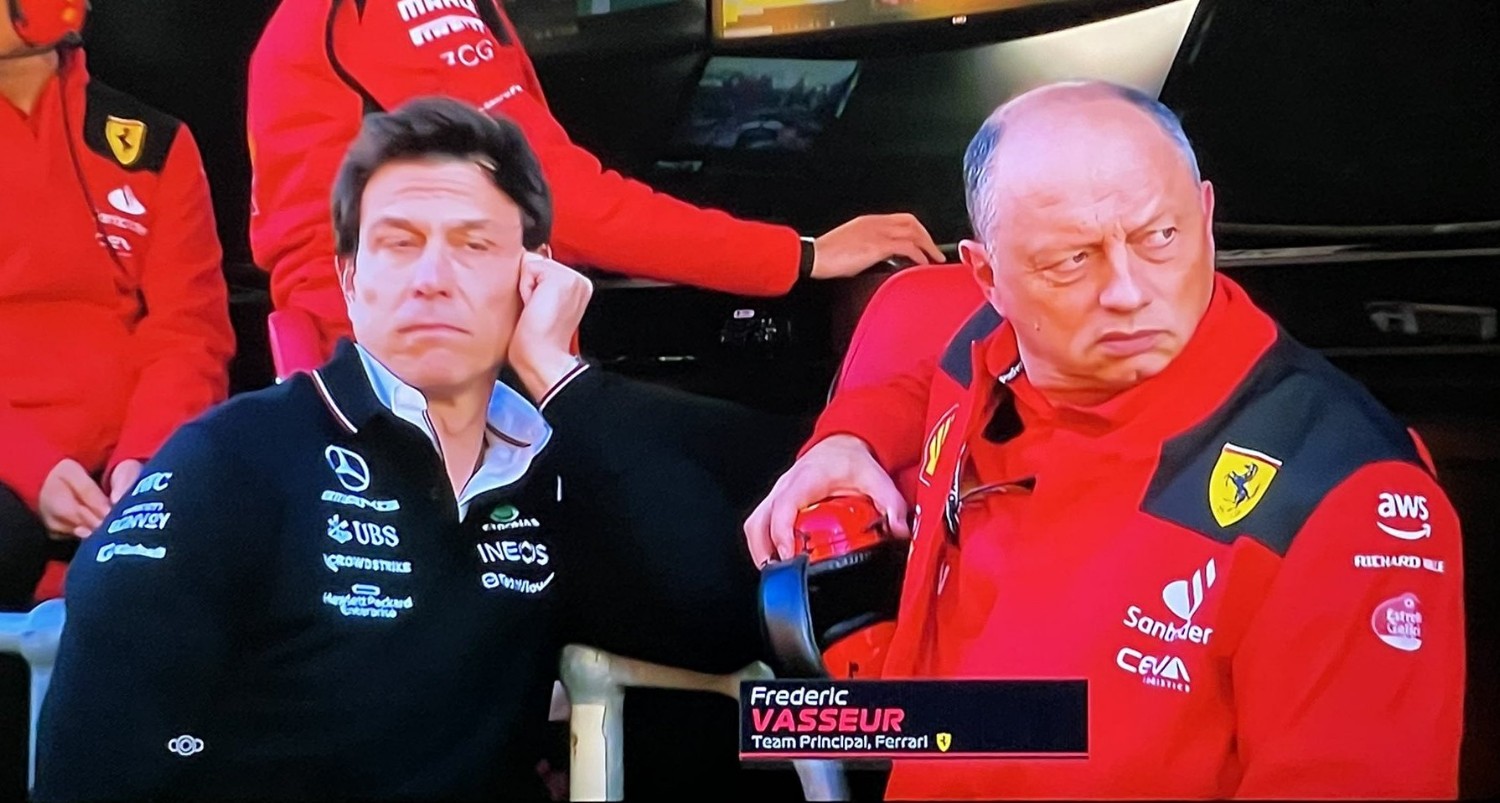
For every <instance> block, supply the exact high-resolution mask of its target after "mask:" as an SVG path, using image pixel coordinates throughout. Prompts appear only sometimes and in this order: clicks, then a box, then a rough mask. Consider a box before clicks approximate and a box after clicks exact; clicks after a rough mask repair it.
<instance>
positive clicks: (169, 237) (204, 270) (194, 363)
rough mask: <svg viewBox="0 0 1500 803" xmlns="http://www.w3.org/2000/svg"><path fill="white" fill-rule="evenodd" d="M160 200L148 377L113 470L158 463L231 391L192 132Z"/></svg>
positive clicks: (177, 151) (220, 297)
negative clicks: (176, 437)
mask: <svg viewBox="0 0 1500 803" xmlns="http://www.w3.org/2000/svg"><path fill="white" fill-rule="evenodd" d="M157 193H158V194H157V197H158V198H159V200H158V201H157V202H156V205H157V209H156V213H155V215H154V217H153V221H152V224H151V240H150V243H149V245H148V246H147V250H146V252H145V254H144V255H143V257H142V258H143V259H144V262H143V263H142V265H141V293H142V295H143V296H144V298H145V307H146V310H147V312H146V316H145V317H144V318H142V319H141V321H140V323H139V324H138V325H137V326H136V330H135V333H134V335H133V336H132V343H131V351H132V353H133V354H135V355H138V359H139V360H140V365H141V370H140V373H139V375H138V379H137V380H136V385H135V390H134V391H133V392H132V393H131V396H130V404H129V407H128V408H127V409H126V414H125V425H124V427H123V428H122V430H121V432H120V440H119V443H118V444H117V445H116V446H115V451H114V454H113V455H112V456H111V457H110V460H109V467H108V469H107V471H109V470H113V468H114V466H115V465H116V464H118V463H119V462H120V461H122V460H127V459H132V458H134V459H136V460H142V461H144V460H146V459H148V458H150V457H151V455H153V454H154V453H155V452H156V449H157V448H158V447H159V446H161V444H162V443H163V442H165V441H166V439H167V437H168V436H170V435H171V434H172V432H173V431H174V430H176V429H177V427H178V426H180V425H182V424H184V423H186V422H187V421H188V420H190V419H192V418H193V417H195V416H197V415H198V414H199V413H202V412H203V411H204V410H207V409H208V408H209V407H211V406H213V405H214V404H216V403H218V402H220V401H223V400H224V398H225V396H227V395H228V392H229V375H228V368H229V360H230V358H231V357H232V356H233V355H234V330H233V329H232V328H231V326H230V323H229V298H228V289H227V288H226V287H225V284H224V272H223V253H222V252H221V250H220V247H219V238H218V232H217V229H216V228H215V225H214V213H213V201H212V199H211V198H210V196H209V190H208V176H207V175H206V174H205V173H204V172H203V162H202V160H201V158H200V157H199V155H198V145H197V143H196V142H195V141H194V140H193V136H192V133H191V132H190V131H188V128H187V126H183V127H181V128H180V129H179V130H178V132H177V140H176V142H175V143H173V145H172V152H171V153H170V154H169V155H168V156H167V164H166V167H165V168H163V170H162V175H161V183H160V184H159V185H158V190H157ZM106 476H107V474H106Z"/></svg>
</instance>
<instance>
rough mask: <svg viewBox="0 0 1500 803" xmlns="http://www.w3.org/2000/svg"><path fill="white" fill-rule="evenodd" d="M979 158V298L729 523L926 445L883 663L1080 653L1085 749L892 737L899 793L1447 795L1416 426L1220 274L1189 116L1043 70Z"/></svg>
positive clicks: (1432, 583)
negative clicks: (1072, 754)
mask: <svg viewBox="0 0 1500 803" xmlns="http://www.w3.org/2000/svg"><path fill="white" fill-rule="evenodd" d="M965 175H966V182H967V185H968V195H969V210H970V216H971V219H972V223H973V226H974V231H975V232H976V233H977V236H978V239H977V240H974V241H965V242H964V243H963V244H962V251H961V253H962V256H963V260H964V263H965V264H966V265H967V266H968V267H969V268H970V269H971V270H972V271H973V273H974V276H975V278H976V279H977V281H978V282H979V284H980V286H981V288H982V289H983V291H984V295H985V296H986V298H987V299H988V301H989V304H988V305H985V306H983V307H981V309H980V310H979V311H978V312H976V313H975V314H974V316H973V317H972V318H970V319H969V321H968V322H967V323H966V324H965V325H964V326H963V328H962V330H961V331H960V332H958V333H957V334H956V335H955V337H954V339H953V341H952V344H951V345H950V346H949V347H948V349H947V350H946V352H945V353H944V354H943V355H941V356H940V357H939V358H938V359H937V360H936V361H935V363H934V364H933V367H932V368H931V370H930V371H925V370H917V371H916V372H915V374H914V375H913V376H908V377H905V378H903V379H902V380H900V381H895V382H893V383H892V384H891V385H890V386H887V387H883V388H879V387H877V388H874V389H871V390H869V391H857V392H851V393H848V394H841V396H842V397H841V398H835V399H834V400H833V401H832V402H831V404H830V407H829V409H828V410H826V411H825V413H824V415H823V417H822V419H821V421H820V424H819V427H818V430H817V432H816V434H815V435H814V437H813V443H814V445H813V446H812V447H811V448H809V449H807V450H806V451H805V453H804V454H803V456H802V457H801V458H800V459H799V461H798V463H797V464H795V465H794V467H793V468H792V469H791V470H790V471H789V472H788V473H787V474H786V475H784V476H783V477H782V479H781V480H780V481H779V482H778V483H777V485H776V487H775V488H774V489H773V491H772V493H771V495H770V497H768V499H767V500H766V501H765V502H764V503H762V505H761V507H760V508H758V509H757V511H756V513H755V514H754V515H753V516H752V517H751V519H750V520H749V521H747V523H746V534H747V537H748V539H749V542H750V547H751V551H752V553H753V554H754V556H755V557H756V559H757V560H759V561H762V562H764V561H766V560H769V559H772V558H773V557H775V556H783V557H784V556H787V555H788V554H789V553H790V548H789V547H790V538H789V536H790V533H789V532H787V531H786V529H787V528H786V524H787V522H788V521H789V518H788V511H790V512H791V513H795V510H796V509H797V508H798V507H800V506H801V505H803V504H806V503H808V502H812V501H815V500H816V499H818V498H821V497H822V496H825V495H828V494H829V493H849V492H855V493H867V494H870V495H871V496H872V498H875V499H877V500H890V499H891V497H892V494H893V492H894V489H893V488H892V487H891V481H890V479H889V477H888V476H887V473H888V472H889V471H891V470H893V469H896V468H899V467H901V466H902V465H903V464H906V463H913V462H914V461H915V460H916V458H917V455H918V454H919V452H922V453H926V454H936V455H937V459H936V461H935V463H924V465H923V471H922V472H921V474H920V479H919V484H918V489H917V496H916V517H915V523H914V526H913V530H914V532H915V536H914V540H913V542H912V548H911V558H910V562H909V564H908V568H907V574H906V579H905V583H904V586H903V588H902V597H901V607H900V615H899V617H898V621H897V626H896V633H895V636H894V638H893V641H892V643H891V645H890V654H889V658H888V659H887V663H886V665H885V670H884V677H886V678H1086V679H1087V680H1088V682H1089V718H1090V733H1089V753H1088V756H1087V757H1086V758H1078V759H1061V760H1045V761H1038V760H981V761H973V760H948V761H923V760H911V761H906V760H901V761H896V762H894V766H893V770H892V774H891V777H890V781H889V785H888V787H887V790H886V793H887V796H888V797H890V798H893V799H905V798H925V799H933V798H997V797H1126V798H1135V797H1145V798H1160V799H1172V798H1201V797H1251V798H1256V797H1306V798H1318V797H1329V796H1336V797H1377V796H1378V797H1398V798H1408V797H1453V796H1455V795H1456V794H1457V789H1458V759H1459V743H1460V739H1461V734H1462V730H1463V698H1464V660H1465V643H1464V610H1463V596H1462V592H1463V567H1462V565H1461V543H1460V533H1459V522H1458V517H1457V515H1456V513H1455V512H1454V510H1453V507H1452V506H1451V504H1450V503H1449V501H1448V499H1447V498H1446V497H1445V496H1444V493H1443V491H1442V489H1441V488H1440V487H1439V486H1438V483H1437V481H1436V479H1435V478H1434V476H1433V471H1432V468H1431V466H1430V464H1429V462H1428V461H1427V459H1426V458H1425V451H1424V450H1423V449H1422V448H1421V446H1420V444H1419V443H1418V442H1417V441H1416V440H1415V439H1414V437H1413V436H1412V435H1411V434H1410V433H1409V431H1408V430H1407V429H1406V428H1405V427H1403V426H1402V425H1401V424H1400V423H1398V422H1397V421H1396V420H1395V419H1394V418H1393V417H1392V416H1391V415H1390V414H1389V413H1388V412H1387V411H1385V410H1384V409H1383V408H1382V407H1380V405H1379V404H1378V403H1377V402H1376V401H1375V400H1374V399H1373V398H1372V397H1370V396H1369V395H1368V393H1366V392H1365V390H1364V389H1363V388H1361V387H1359V386H1358V385H1357V384H1356V383H1355V382H1354V381H1352V380H1351V379H1349V378H1348V377H1346V376H1344V375H1343V374H1341V373H1339V372H1338V371H1337V370H1335V369H1334V368H1333V367H1332V366H1330V365H1329V364H1328V363H1326V362H1325V361H1324V360H1323V359H1322V358H1321V357H1319V356H1318V355H1316V354H1315V353H1314V352H1312V351H1311V350H1309V349H1307V348H1305V347H1304V346H1302V345H1300V344H1298V343H1296V342H1295V341H1293V340H1292V339H1291V338H1290V337H1289V336H1288V335H1287V334H1286V333H1285V332H1284V331H1282V330H1281V329H1279V328H1278V326H1277V324H1276V323H1275V322H1274V321H1272V320H1271V319H1270V318H1269V317H1268V316H1267V315H1266V314H1265V313H1264V312H1262V311H1261V310H1260V309H1258V308H1257V307H1256V306H1255V304H1254V303H1253V302H1252V301H1251V300H1250V299H1249V298H1248V297H1246V295H1245V292H1244V291H1243V290H1242V289H1241V288H1240V287H1239V286H1237V285H1236V284H1235V283H1234V282H1232V281H1230V280H1229V279H1227V278H1225V277H1224V276H1221V275H1218V274H1216V273H1215V270H1214V246H1213V235H1212V218H1213V188H1212V187H1211V186H1210V184H1209V183H1208V182H1206V181H1201V180H1200V179H1199V177H1198V173H1197V166H1196V159H1195V157H1194V156H1193V153H1192V149H1191V146H1190V145H1189V143H1188V141H1187V138H1186V137H1185V136H1184V135H1183V133H1182V129H1181V127H1180V125H1179V123H1178V121H1177V119H1176V118H1175V116H1174V115H1173V114H1172V113H1171V112H1170V111H1168V110H1167V109H1166V108H1165V107H1163V106H1161V105H1160V104H1159V103H1157V102H1156V101H1155V100H1154V99H1152V98H1150V97H1148V96H1145V95H1143V94H1140V93H1138V92H1136V91H1134V90H1129V89H1125V88H1122V87H1116V86H1113V85H1109V84H1102V83H1081V84H1061V85H1052V86H1048V87H1043V88H1040V89H1037V90H1033V91H1031V92H1029V93H1026V94H1024V95H1022V96H1020V97H1019V98H1016V99H1015V100H1013V101H1011V102H1009V103H1007V104H1006V105H1005V106H1003V107H1001V108H1000V109H999V110H998V111H997V112H996V113H995V114H994V115H993V116H992V117H991V118H990V119H989V120H988V121H987V122H986V123H985V124H984V125H983V127H982V128H981V129H980V131H979V133H978V135H977V136H976V137H975V138H974V140H973V142H972V143H971V145H970V147H969V150H968V153H967V154H966V157H965ZM997 313H998V314H997ZM924 386H930V394H928V393H924V392H918V389H925V388H924ZM924 410H925V413H926V415H925V420H926V425H927V426H926V432H927V433H929V435H928V437H927V438H926V439H925V440H924V439H923V438H922V437H921V436H915V437H914V436H913V435H912V433H913V432H914V431H916V430H915V425H913V424H912V423H911V422H912V420H913V419H920V418H921V417H922V414H923V411H924ZM892 419H895V420H894V421H893V420H892ZM924 445H925V446H926V447H928V448H930V449H931V450H932V451H931V452H927V451H926V450H925V449H924ZM885 505H886V507H887V513H888V515H890V516H892V517H893V518H899V517H900V516H901V515H903V511H901V510H900V509H899V504H898V503H891V502H889V501H887V502H886V503H885ZM773 522H774V524H773Z"/></svg>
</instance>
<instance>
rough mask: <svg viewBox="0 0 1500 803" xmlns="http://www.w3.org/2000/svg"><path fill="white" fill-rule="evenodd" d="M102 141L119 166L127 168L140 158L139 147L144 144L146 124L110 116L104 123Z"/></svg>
mask: <svg viewBox="0 0 1500 803" xmlns="http://www.w3.org/2000/svg"><path fill="white" fill-rule="evenodd" d="M104 140H105V141H106V142H108V143H109V149H110V150H111V151H112V152H114V154H115V158H116V159H118V160H119V162H120V164H122V165H124V166H126V167H129V166H131V165H133V164H135V161H136V160H137V159H139V158H141V146H142V145H143V144H145V142H146V124H145V123H143V122H141V121H140V120H128V119H126V118H124V117H115V116H114V115H110V116H109V117H108V118H106V119H105V121H104Z"/></svg>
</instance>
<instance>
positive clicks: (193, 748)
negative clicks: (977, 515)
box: [167, 733, 203, 758]
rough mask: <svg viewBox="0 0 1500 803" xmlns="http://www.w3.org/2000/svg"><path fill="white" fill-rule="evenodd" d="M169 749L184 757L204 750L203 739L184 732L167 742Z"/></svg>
mask: <svg viewBox="0 0 1500 803" xmlns="http://www.w3.org/2000/svg"><path fill="white" fill-rule="evenodd" d="M167 749H168V750H170V751H172V752H173V753H176V754H177V755H179V756H182V757H183V758H187V757H188V756H192V755H197V754H198V753H201V752H203V740H202V739H199V738H198V737H196V736H189V735H187V734H186V733H184V734H183V735H181V736H178V737H177V738H176V739H171V740H169V741H168V742H167Z"/></svg>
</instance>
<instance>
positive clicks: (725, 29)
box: [713, 0, 1053, 39]
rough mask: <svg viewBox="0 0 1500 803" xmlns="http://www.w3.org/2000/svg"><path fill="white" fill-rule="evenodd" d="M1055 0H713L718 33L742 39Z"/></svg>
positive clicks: (941, 15) (715, 33)
mask: <svg viewBox="0 0 1500 803" xmlns="http://www.w3.org/2000/svg"><path fill="white" fill-rule="evenodd" d="M1052 1H1053V0H713V3H714V15H713V16H714V36H715V38H719V39H741V38H749V37H758V36H782V35H787V34H800V33H808V32H811V31H820V30H828V29H836V28H858V27H862V26H867V25H880V24H884V23H899V22H914V21H917V20H931V19H942V18H944V17H960V16H966V15H969V14H984V13H988V12H991V11H1004V10H1007V9H1012V8H1023V7H1026V6H1035V5H1040V4H1042V3H1046V2H1052Z"/></svg>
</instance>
